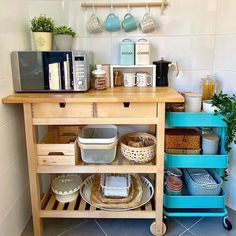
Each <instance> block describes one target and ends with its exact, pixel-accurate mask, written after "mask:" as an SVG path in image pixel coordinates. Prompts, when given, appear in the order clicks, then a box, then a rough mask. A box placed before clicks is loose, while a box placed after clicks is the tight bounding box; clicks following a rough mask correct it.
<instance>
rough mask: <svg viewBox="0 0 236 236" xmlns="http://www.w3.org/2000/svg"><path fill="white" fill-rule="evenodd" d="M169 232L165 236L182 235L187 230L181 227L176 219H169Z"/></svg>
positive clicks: (167, 224)
mask: <svg viewBox="0 0 236 236" xmlns="http://www.w3.org/2000/svg"><path fill="white" fill-rule="evenodd" d="M166 226H167V231H166V234H165V236H177V235H180V234H182V233H183V232H184V231H185V230H186V228H185V227H183V226H182V225H180V224H179V223H178V222H177V221H176V220H175V219H173V218H168V219H167V223H166Z"/></svg>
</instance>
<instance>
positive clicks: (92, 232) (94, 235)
mask: <svg viewBox="0 0 236 236" xmlns="http://www.w3.org/2000/svg"><path fill="white" fill-rule="evenodd" d="M78 235H83V236H106V234H104V233H103V231H102V230H101V229H100V227H99V226H98V225H97V224H96V223H95V221H94V220H88V221H86V222H84V223H82V224H80V225H78V226H77V227H74V228H73V229H71V230H69V231H67V232H65V233H64V234H61V235H60V236H78Z"/></svg>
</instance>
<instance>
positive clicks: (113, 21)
mask: <svg viewBox="0 0 236 236" xmlns="http://www.w3.org/2000/svg"><path fill="white" fill-rule="evenodd" d="M104 28H105V30H106V31H109V32H115V31H119V30H120V20H119V17H118V16H116V15H115V14H114V13H111V14H109V15H108V16H107V18H106V20H105V21H104Z"/></svg>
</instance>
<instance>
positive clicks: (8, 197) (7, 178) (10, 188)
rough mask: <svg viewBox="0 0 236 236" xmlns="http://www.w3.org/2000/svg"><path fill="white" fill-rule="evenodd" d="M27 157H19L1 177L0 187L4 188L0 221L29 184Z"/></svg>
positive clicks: (0, 207)
mask: <svg viewBox="0 0 236 236" xmlns="http://www.w3.org/2000/svg"><path fill="white" fill-rule="evenodd" d="M27 180H28V175H27V164H26V157H22V156H21V157H19V159H17V161H16V162H14V163H13V165H12V166H11V167H10V168H8V169H7V170H6V171H5V172H4V173H3V174H1V178H0V187H1V189H3V190H4V194H2V196H1V205H0V222H1V221H2V220H3V219H4V217H5V215H6V214H7V213H8V211H9V209H10V208H11V207H12V205H13V204H14V202H15V201H16V198H17V197H18V196H19V195H20V194H22V192H23V190H24V188H25V186H26V185H28V181H27Z"/></svg>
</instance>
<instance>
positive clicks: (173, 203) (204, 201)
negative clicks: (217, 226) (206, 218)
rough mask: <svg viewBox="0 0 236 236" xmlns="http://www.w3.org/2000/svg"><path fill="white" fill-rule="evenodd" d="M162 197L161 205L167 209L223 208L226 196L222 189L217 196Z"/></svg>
mask: <svg viewBox="0 0 236 236" xmlns="http://www.w3.org/2000/svg"><path fill="white" fill-rule="evenodd" d="M163 197H164V198H163V205H164V207H166V208H169V209H171V208H175V209H194V208H195V209H196V208H224V207H225V197H226V194H225V192H224V191H223V189H222V190H221V194H220V195H219V196H191V195H181V196H170V195H166V194H165V193H164V195H163Z"/></svg>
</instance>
